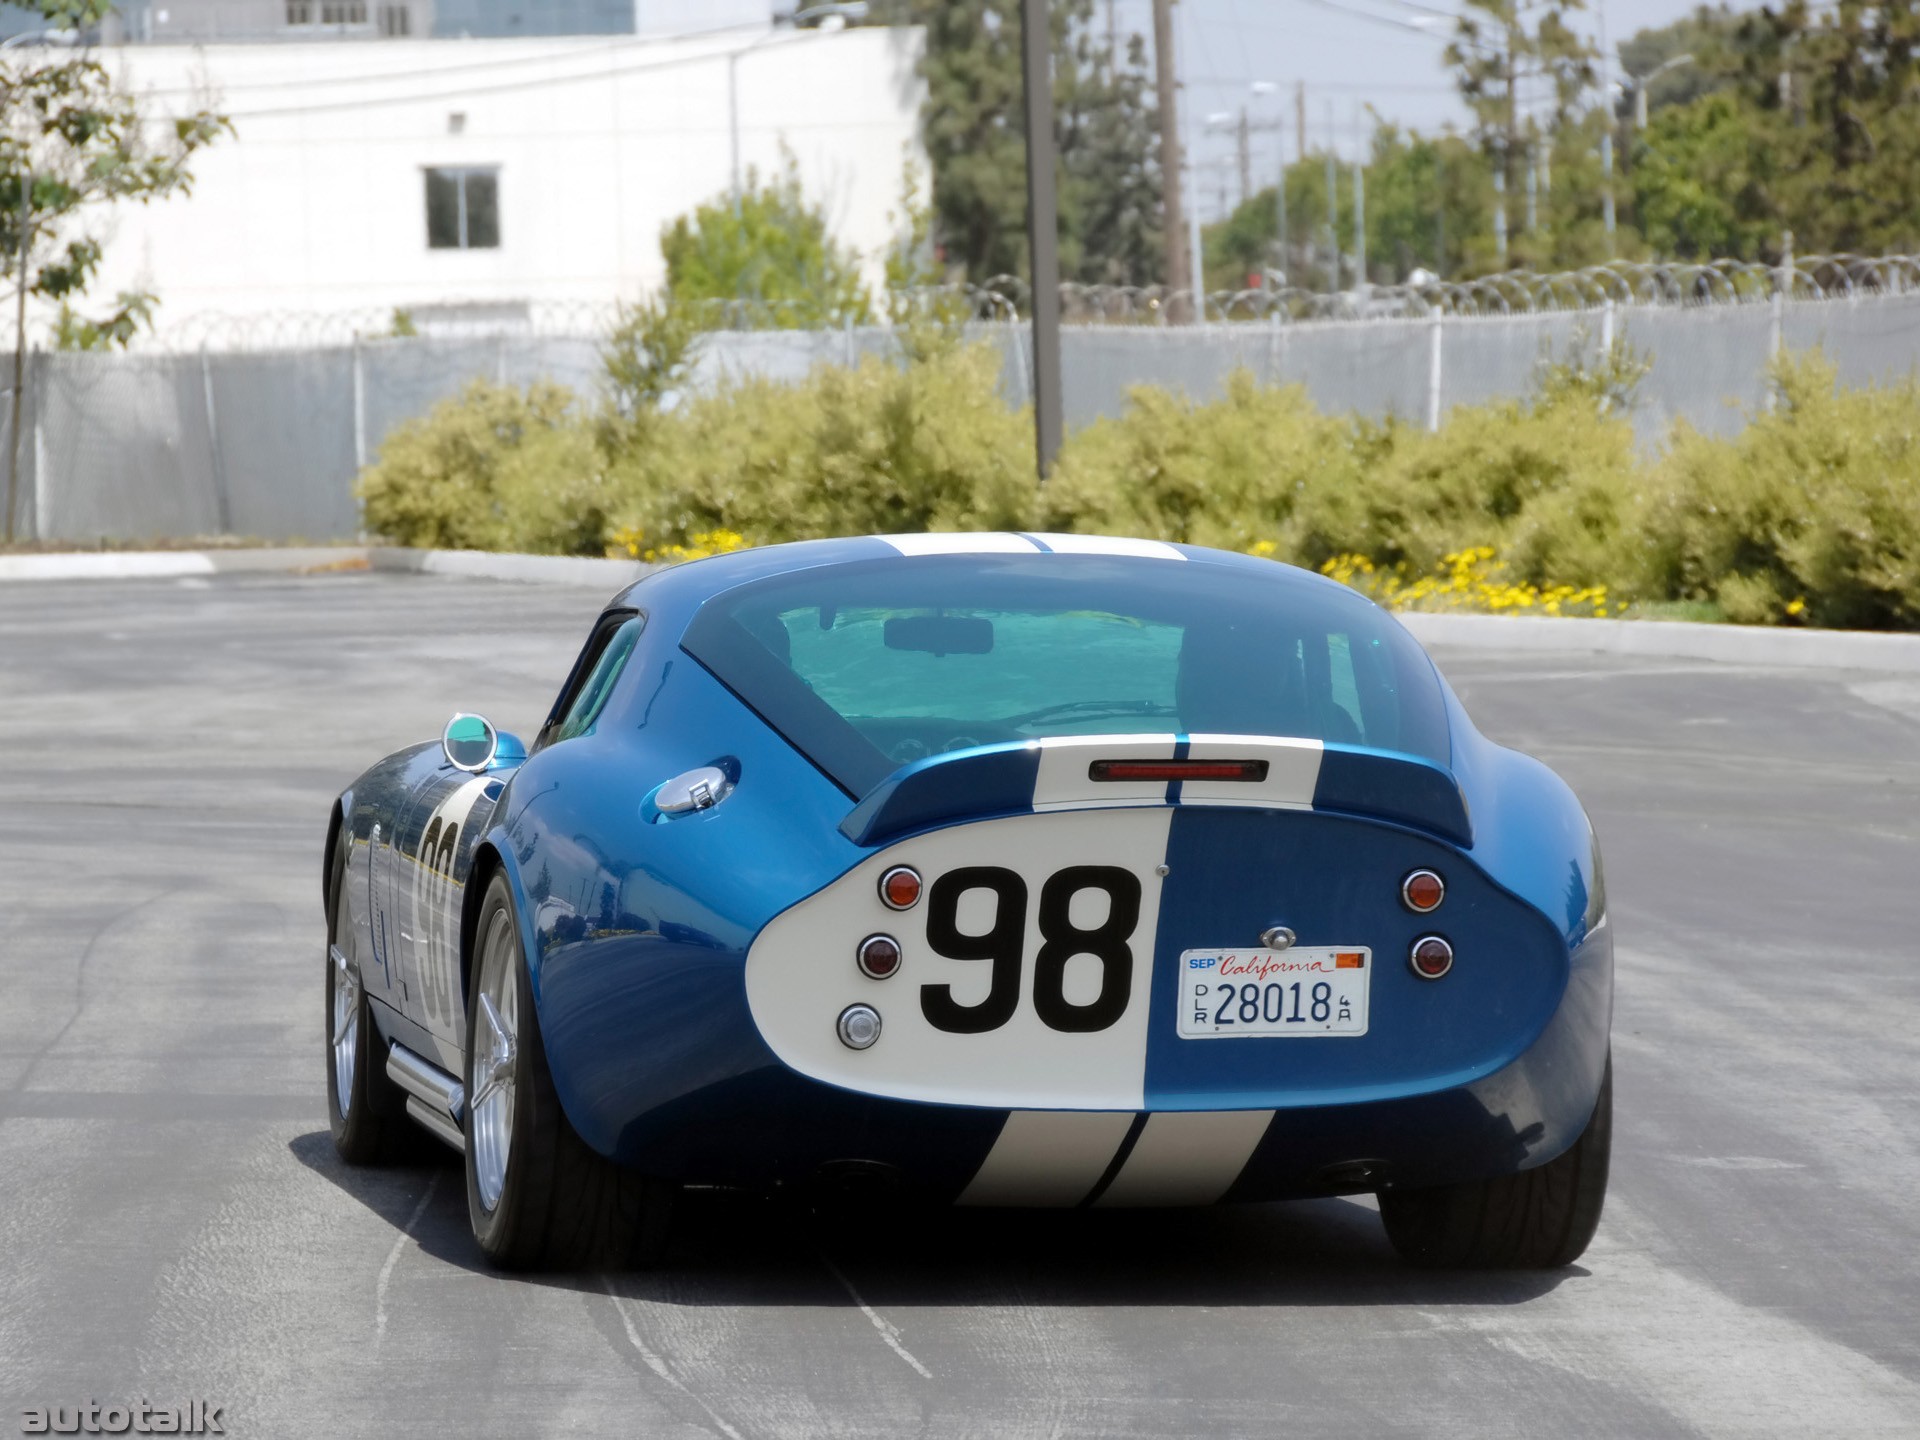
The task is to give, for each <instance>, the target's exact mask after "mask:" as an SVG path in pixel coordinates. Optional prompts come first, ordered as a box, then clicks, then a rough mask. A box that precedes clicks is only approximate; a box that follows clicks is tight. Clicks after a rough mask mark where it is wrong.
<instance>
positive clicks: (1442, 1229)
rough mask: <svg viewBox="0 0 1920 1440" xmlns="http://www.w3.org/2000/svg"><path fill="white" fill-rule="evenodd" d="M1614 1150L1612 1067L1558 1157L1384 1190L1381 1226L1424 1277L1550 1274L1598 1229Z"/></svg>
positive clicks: (1579, 1251)
mask: <svg viewBox="0 0 1920 1440" xmlns="http://www.w3.org/2000/svg"><path fill="white" fill-rule="evenodd" d="M1612 1149H1613V1060H1612V1058H1611V1057H1609V1058H1608V1060H1607V1068H1606V1073H1605V1075H1604V1076H1603V1077H1602V1079H1601V1081H1600V1098H1599V1100H1598V1101H1597V1102H1595V1104H1594V1107H1593V1117H1592V1118H1591V1119H1590V1120H1588V1121H1587V1128H1586V1129H1585V1130H1583V1131H1582V1132H1581V1134H1580V1138H1579V1139H1578V1140H1576V1141H1574V1142H1573V1147H1572V1148H1571V1149H1570V1150H1568V1151H1567V1152H1566V1153H1565V1154H1564V1155H1561V1156H1559V1157H1558V1158H1556V1159H1553V1160H1549V1161H1548V1162H1547V1163H1546V1164H1545V1165H1539V1166H1536V1167H1535V1168H1533V1169H1531V1170H1522V1171H1520V1172H1519V1173H1518V1174H1517V1175H1502V1176H1499V1177H1497V1178H1495V1179H1492V1180H1478V1181H1470V1182H1468V1183H1466V1184H1463V1185H1436V1186H1433V1187H1431V1188H1429V1189H1421V1190H1382V1191H1381V1192H1380V1218H1381V1220H1383V1221H1384V1222H1386V1227H1387V1238H1388V1239H1389V1240H1391V1241H1392V1242H1393V1248H1394V1249H1395V1250H1397V1251H1399V1252H1400V1256H1401V1258H1402V1259H1404V1260H1406V1261H1408V1262H1409V1263H1411V1264H1414V1265H1419V1266H1423V1267H1425V1268H1428V1269H1436V1270H1439V1269H1473V1270H1554V1269H1558V1268H1559V1267H1560V1266H1562V1265H1571V1264H1572V1263H1573V1262H1574V1261H1575V1260H1578V1259H1579V1258H1580V1256H1581V1254H1582V1253H1583V1252H1584V1251H1585V1250H1586V1248H1587V1245H1588V1243H1589V1242H1590V1241H1592V1239H1593V1232H1594V1230H1595V1229H1596V1228H1598V1226H1599V1224H1600V1211H1601V1208H1602V1206H1604V1204H1605V1203H1606V1198H1607V1169H1608V1164H1609V1158H1610V1155H1611V1153H1612Z"/></svg>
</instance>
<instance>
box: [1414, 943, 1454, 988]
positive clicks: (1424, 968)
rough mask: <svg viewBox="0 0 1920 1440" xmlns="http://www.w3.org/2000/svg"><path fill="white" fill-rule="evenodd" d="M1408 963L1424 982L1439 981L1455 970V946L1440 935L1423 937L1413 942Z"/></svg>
mask: <svg viewBox="0 0 1920 1440" xmlns="http://www.w3.org/2000/svg"><path fill="white" fill-rule="evenodd" d="M1407 962H1408V963H1409V964H1410V965H1412V966H1413V973H1414V974H1416V975H1418V976H1419V977H1420V978H1421V979H1422V980H1438V979H1439V978H1440V977H1441V976H1442V975H1444V974H1446V973H1447V972H1448V971H1449V970H1451V969H1453V946H1451V945H1449V944H1448V943H1447V942H1446V941H1445V940H1442V939H1441V938H1440V937H1439V936H1438V935H1422V936H1421V937H1420V938H1419V939H1418V940H1416V941H1414V942H1413V950H1412V951H1411V952H1410V953H1409V954H1408V956H1407Z"/></svg>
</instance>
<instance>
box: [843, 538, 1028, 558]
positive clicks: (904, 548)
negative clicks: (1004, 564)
mask: <svg viewBox="0 0 1920 1440" xmlns="http://www.w3.org/2000/svg"><path fill="white" fill-rule="evenodd" d="M879 538H880V539H882V540H884V541H886V542H887V544H889V545H891V546H892V547H893V548H894V549H896V550H898V551H899V552H900V553H901V554H902V555H1038V554H1039V553H1040V547H1039V546H1038V545H1036V544H1034V543H1033V542H1032V541H1031V540H1029V539H1027V538H1026V537H1025V536H1024V535H1005V534H999V533H988V534H980V535H882V536H880V537H879Z"/></svg>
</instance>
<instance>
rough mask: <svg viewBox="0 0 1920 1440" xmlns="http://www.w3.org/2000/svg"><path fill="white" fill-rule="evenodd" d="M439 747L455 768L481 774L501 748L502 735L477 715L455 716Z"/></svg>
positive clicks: (471, 773) (444, 732)
mask: <svg viewBox="0 0 1920 1440" xmlns="http://www.w3.org/2000/svg"><path fill="white" fill-rule="evenodd" d="M440 749H441V750H442V751H443V752H444V753H445V755H446V757H447V763H448V764H449V765H451V766H453V768H454V769H456V770H465V771H466V772H467V773H468V774H470V775H478V774H479V773H480V772H481V771H483V770H485V769H486V768H487V767H488V766H489V765H491V764H493V757H494V756H495V755H496V754H498V753H499V750H500V734H499V732H498V731H496V730H495V729H494V728H493V726H492V725H491V724H489V723H488V722H487V721H486V720H484V719H482V718H481V717H480V716H478V715H456V716H454V717H453V719H451V720H449V721H448V722H447V728H446V729H445V730H444V731H443V732H441V735H440Z"/></svg>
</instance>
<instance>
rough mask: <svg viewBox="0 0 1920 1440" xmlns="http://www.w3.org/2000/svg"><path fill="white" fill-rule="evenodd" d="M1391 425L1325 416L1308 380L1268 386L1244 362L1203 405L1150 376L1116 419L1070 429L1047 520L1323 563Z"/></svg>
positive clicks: (1341, 542)
mask: <svg viewBox="0 0 1920 1440" xmlns="http://www.w3.org/2000/svg"><path fill="white" fill-rule="evenodd" d="M1383 433H1385V432H1380V431H1378V430H1377V429H1376V428H1375V427H1370V426H1366V425H1364V424H1357V423H1355V422H1353V421H1349V420H1346V419H1340V418H1334V417H1329V416H1326V415H1322V414H1321V413H1320V412H1319V411H1318V410H1316V409H1314V407H1313V402H1312V401H1311V400H1309V399H1308V398H1307V393H1306V391H1305V390H1304V389H1302V388H1301V387H1300V386H1297V385H1293V386H1287V387H1285V388H1278V389H1276V388H1268V387H1263V386H1261V385H1259V384H1257V383H1256V382H1255V381H1254V379H1253V377H1252V375H1250V374H1248V373H1247V372H1246V371H1244V370H1242V371H1237V372H1235V373H1234V374H1233V375H1232V376H1231V377H1230V378H1229V379H1228V381H1227V391H1226V394H1225V396H1224V397H1223V398H1221V399H1220V400H1217V401H1213V402H1211V403H1207V404H1198V403H1195V402H1194V401H1192V400H1189V399H1187V398H1186V397H1185V396H1182V395H1175V394H1172V393H1170V392H1168V391H1165V390H1159V389H1155V388H1153V387H1150V386H1139V387H1137V388H1135V389H1133V390H1131V391H1129V392H1128V395H1127V408H1126V410H1125V412H1124V413H1123V414H1122V415H1120V416H1119V418H1117V419H1102V420H1096V421H1095V422H1094V423H1093V424H1091V425H1089V426H1087V427H1086V428H1085V429H1083V430H1080V431H1078V432H1076V433H1075V434H1073V435H1071V436H1069V437H1068V439H1067V442H1066V444H1065V445H1064V446H1063V447H1062V448H1061V452H1060V460H1059V464H1058V466H1057V467H1056V469H1055V472H1054V475H1053V478H1052V479H1050V480H1049V481H1048V483H1047V485H1046V486H1045V487H1044V489H1043V490H1042V492H1041V494H1040V496H1039V506H1038V508H1039V516H1040V519H1039V523H1040V525H1041V526H1042V527H1043V528H1045V529H1049V530H1087V531H1096V532H1104V533H1108V534H1121V535H1142V536H1146V537H1149V538H1152V539H1158V540H1172V541H1176V542H1180V543H1184V544H1194V545H1217V546H1220V547H1222V548H1224V549H1229V550H1248V549H1251V548H1252V547H1253V546H1254V545H1256V544H1258V543H1260V542H1262V541H1272V542H1274V543H1276V544H1277V545H1278V548H1279V551H1280V554H1281V555H1282V557H1283V558H1286V559H1292V560H1297V561H1299V562H1300V563H1302V564H1318V563H1319V562H1320V561H1322V560H1325V559H1328V558H1330V557H1331V556H1332V555H1334V554H1336V553H1338V552H1339V551H1340V550H1342V549H1353V548H1356V547H1355V546H1354V545H1353V544H1352V543H1351V541H1350V540H1347V539H1343V538H1341V537H1343V536H1345V535H1346V534H1347V532H1348V531H1349V530H1350V529H1351V528H1352V526H1354V525H1357V524H1359V523H1360V521H1359V518H1358V517H1359V515H1360V512H1361V508H1362V505H1361V501H1360V496H1361V493H1362V491H1363V490H1364V488H1365V485H1364V483H1363V482H1364V480H1365V476H1366V469H1367V466H1368V462H1369V461H1370V460H1371V459H1372V457H1373V456H1374V455H1375V454H1376V453H1377V452H1379V451H1381V450H1382V449H1385V448H1390V442H1389V441H1387V440H1385V439H1382V438H1381V436H1382V434H1383Z"/></svg>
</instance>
